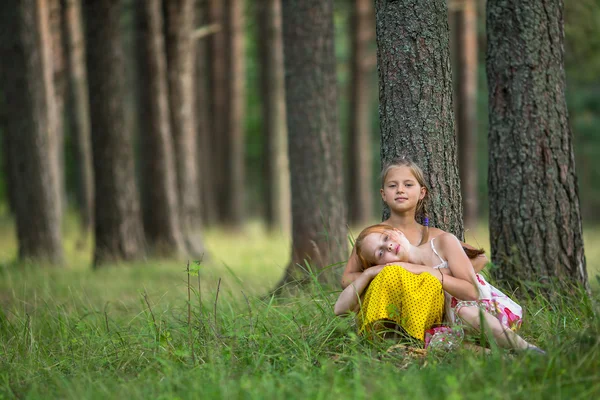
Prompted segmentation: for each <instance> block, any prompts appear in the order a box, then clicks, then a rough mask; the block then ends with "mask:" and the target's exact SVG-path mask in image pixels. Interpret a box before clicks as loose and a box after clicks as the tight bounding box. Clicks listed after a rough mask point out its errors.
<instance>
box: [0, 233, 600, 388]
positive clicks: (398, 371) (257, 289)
mask: <svg viewBox="0 0 600 400" xmlns="http://www.w3.org/2000/svg"><path fill="white" fill-rule="evenodd" d="M66 230H67V232H66V234H67V240H66V243H65V248H66V253H67V264H66V265H65V266H64V267H63V268H49V267H41V266H37V265H28V266H23V265H21V266H16V265H13V264H12V263H11V261H10V260H12V259H13V258H14V256H15V251H16V250H15V240H14V234H13V232H12V227H11V225H10V223H9V222H7V221H4V222H2V221H0V243H1V244H0V304H1V306H2V307H1V309H0V371H1V372H0V398H77V399H78V398H106V397H110V398H144V399H147V398H165V399H175V398H182V399H183V398H206V399H208V398H228V399H229V398H241V399H254V398H256V399H265V398H267V399H268V398H274V399H275V398H276V399H279V398H289V399H295V398H302V399H306V398H311V399H312V398H317V399H319V398H336V397H342V396H344V397H349V398H384V397H386V398H387V397H407V398H408V397H414V396H418V398H434V399H435V398H444V399H445V398H451V399H460V398H477V399H479V398H482V397H486V398H487V399H496V398H498V399H500V398H501V399H505V398H527V399H547V398H565V399H573V398H581V399H584V398H585V399H588V398H594V397H595V396H598V395H600V372H598V371H600V348H599V346H600V342H599V339H598V338H599V337H600V318H599V317H598V316H597V315H596V312H595V311H596V301H597V299H598V286H597V280H596V279H595V275H596V274H597V273H598V272H599V269H598V264H599V263H600V250H599V249H600V232H598V231H597V230H594V229H590V230H587V231H586V236H585V240H586V253H587V259H588V270H589V273H590V277H591V279H590V281H591V282H593V283H594V284H593V289H594V296H593V298H592V299H590V298H588V297H587V296H584V295H582V294H579V295H576V296H571V297H564V296H562V297H561V296H556V297H555V298H554V299H553V300H552V302H548V301H546V300H545V299H543V298H542V297H539V296H538V297H535V298H530V299H528V300H525V301H524V302H523V305H524V306H525V308H526V313H527V315H526V320H525V324H524V327H523V329H522V333H523V335H524V336H525V337H526V338H527V339H529V340H531V341H533V342H534V343H536V344H538V345H540V346H541V347H543V348H545V349H547V350H548V353H549V354H548V356H547V357H536V356H534V355H523V354H521V355H514V354H510V353H507V352H503V351H499V350H495V351H493V352H492V354H490V355H483V354H477V353H473V352H472V351H468V350H459V351H456V352H453V353H449V354H448V353H447V354H427V355H424V354H423V353H422V352H421V351H420V350H418V349H416V350H415V349H411V348H404V347H393V346H392V345H393V344H394V343H392V342H389V341H388V342H384V341H382V342H375V343H373V342H369V341H367V340H365V339H362V338H359V337H357V336H356V335H355V334H354V331H355V327H354V326H353V322H352V320H351V319H349V318H346V319H344V318H336V317H334V316H333V312H332V304H333V302H334V301H335V297H336V292H334V291H330V290H327V289H324V288H321V287H318V286H313V287H311V288H308V290H307V291H306V292H305V293H304V294H302V295H300V296H297V297H292V298H286V299H280V300H275V299H272V298H268V297H266V298H265V297H264V295H265V294H266V293H267V292H268V290H269V289H270V288H272V287H273V285H274V284H275V283H276V282H277V280H278V278H279V277H280V276H281V273H282V272H283V269H284V267H285V263H286V261H287V258H288V256H289V251H290V249H289V241H288V240H287V239H286V238H285V237H283V236H282V235H267V234H265V232H264V231H263V230H262V229H261V227H260V226H258V225H252V226H250V227H249V228H248V230H247V231H246V233H245V234H238V235H233V234H227V233H225V232H219V231H210V232H207V234H206V242H207V247H208V248H209V249H210V251H211V258H210V259H209V260H206V261H205V262H203V263H202V264H201V266H200V274H199V279H198V276H192V277H191V287H192V290H191V292H190V298H191V301H190V302H189V303H188V290H187V288H188V285H187V279H188V278H187V274H186V272H185V269H186V265H185V264H186V263H185V261H180V262H173V261H160V260H149V261H147V262H144V263H139V264H136V265H128V266H111V267H107V268H103V269H101V270H98V271H91V270H90V268H89V261H90V246H89V244H88V245H86V246H83V247H81V246H80V245H78V243H77V241H76V237H77V233H76V230H75V228H74V227H73V225H72V224H70V225H69V227H67V229H66ZM467 239H468V241H470V242H474V243H479V244H480V245H482V246H483V247H486V248H487V247H488V241H487V235H486V233H485V227H481V228H480V229H477V230H474V231H473V232H468V233H467ZM192 267H194V264H193V263H192ZM198 282H200V283H198ZM219 282H220V283H219ZM188 304H189V305H190V308H189V309H188ZM188 318H189V319H190V321H191V323H189V324H188Z"/></svg>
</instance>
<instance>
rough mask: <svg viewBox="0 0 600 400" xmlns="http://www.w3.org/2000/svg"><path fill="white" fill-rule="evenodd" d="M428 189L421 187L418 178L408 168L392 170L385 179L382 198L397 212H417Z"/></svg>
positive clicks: (402, 167)
mask: <svg viewBox="0 0 600 400" xmlns="http://www.w3.org/2000/svg"><path fill="white" fill-rule="evenodd" d="M425 194H426V189H425V188H424V187H422V186H421V185H419V182H418V181H417V178H415V176H414V175H413V173H412V171H411V170H410V168H409V167H407V166H400V167H396V168H392V169H391V170H390V171H389V172H388V174H387V176H386V177H385V183H384V185H383V188H382V189H381V198H382V199H383V201H384V202H385V203H386V204H387V205H388V206H389V207H390V209H391V210H393V211H395V212H405V211H409V210H416V208H417V204H418V202H419V200H421V199H423V198H424V197H425Z"/></svg>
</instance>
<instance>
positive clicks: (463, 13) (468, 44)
mask: <svg viewBox="0 0 600 400" xmlns="http://www.w3.org/2000/svg"><path fill="white" fill-rule="evenodd" d="M454 3H455V9H454V10H453V12H454V16H455V21H456V22H455V27H454V28H455V29H454V36H455V41H456V46H454V48H455V49H456V53H457V54H456V61H457V64H456V66H457V73H456V74H455V75H456V77H457V80H458V82H457V85H456V87H457V89H458V90H457V92H456V125H457V127H456V132H457V137H458V169H459V172H460V182H461V188H462V200H463V203H462V205H463V217H464V224H465V226H466V227H468V228H474V227H475V225H476V224H477V217H478V210H479V209H478V199H477V4H476V2H475V0H460V1H455V2H454Z"/></svg>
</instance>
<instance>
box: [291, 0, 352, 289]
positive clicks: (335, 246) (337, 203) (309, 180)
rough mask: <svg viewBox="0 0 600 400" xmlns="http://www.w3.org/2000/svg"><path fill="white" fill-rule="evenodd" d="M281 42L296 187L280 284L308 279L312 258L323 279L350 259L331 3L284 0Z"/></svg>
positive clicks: (328, 278)
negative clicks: (287, 259)
mask: <svg viewBox="0 0 600 400" xmlns="http://www.w3.org/2000/svg"><path fill="white" fill-rule="evenodd" d="M282 10H283V43H284V49H285V51H284V62H285V71H286V76H285V84H286V109H287V126H288V140H289V158H290V172H291V187H292V259H291V262H290V265H289V266H288V268H287V270H286V274H285V277H284V278H283V280H282V282H281V283H286V282H290V281H293V280H296V279H299V278H300V277H303V276H305V272H303V271H305V269H306V262H310V264H311V265H312V268H314V270H315V271H317V272H320V276H319V278H320V279H321V280H322V281H327V282H333V281H336V275H337V274H336V273H335V270H334V268H328V269H326V270H323V268H325V267H326V266H330V265H332V264H333V263H337V262H340V261H341V260H343V259H344V258H345V257H347V239H346V233H347V228H346V210H345V207H344V203H345V202H344V199H343V196H344V191H343V174H342V172H341V166H342V160H341V148H340V147H341V145H340V135H339V128H338V118H337V104H336V102H337V88H336V74H335V52H334V35H333V1H332V0H327V1H324V0H302V1H299V0H285V1H284V2H283V3H282Z"/></svg>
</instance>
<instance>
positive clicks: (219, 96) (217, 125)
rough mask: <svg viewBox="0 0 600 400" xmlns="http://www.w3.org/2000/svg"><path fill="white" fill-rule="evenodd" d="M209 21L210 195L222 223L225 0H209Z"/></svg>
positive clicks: (224, 129)
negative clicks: (213, 26)
mask: <svg viewBox="0 0 600 400" xmlns="http://www.w3.org/2000/svg"><path fill="white" fill-rule="evenodd" d="M207 3H208V20H209V21H210V23H211V24H216V25H217V26H218V28H219V29H218V30H217V32H215V33H214V34H212V35H210V36H209V37H208V58H207V60H208V61H207V64H208V76H209V95H210V130H211V131H212V135H211V138H210V141H211V143H212V146H211V147H212V151H211V157H210V160H211V176H212V179H211V182H210V186H211V188H212V190H211V191H210V192H209V193H207V194H209V195H210V194H212V195H213V199H214V204H215V205H216V208H217V213H215V215H214V216H208V217H212V218H214V220H215V221H213V222H222V221H223V219H224V215H225V213H226V210H225V207H224V205H225V204H226V203H225V202H224V201H223V197H224V196H225V195H226V194H224V192H225V188H226V185H225V172H224V170H225V168H226V163H227V160H228V158H229V156H228V151H227V148H226V145H227V143H226V141H225V139H226V134H227V132H226V123H225V118H226V115H227V111H226V98H227V96H226V94H227V75H226V73H227V71H226V69H225V68H226V67H225V66H226V61H225V54H226V53H225V43H226V42H225V28H224V22H225V20H224V14H223V10H224V7H223V4H224V1H223V0H207Z"/></svg>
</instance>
